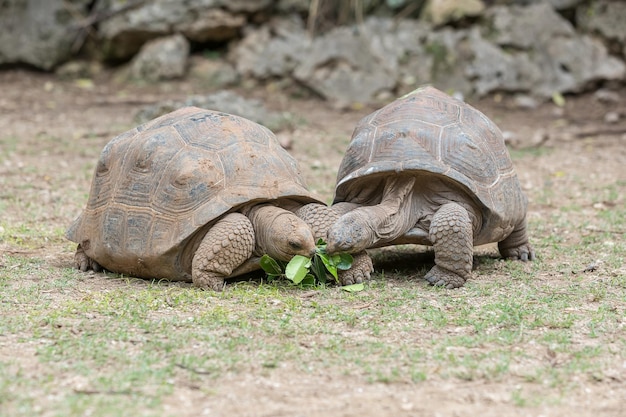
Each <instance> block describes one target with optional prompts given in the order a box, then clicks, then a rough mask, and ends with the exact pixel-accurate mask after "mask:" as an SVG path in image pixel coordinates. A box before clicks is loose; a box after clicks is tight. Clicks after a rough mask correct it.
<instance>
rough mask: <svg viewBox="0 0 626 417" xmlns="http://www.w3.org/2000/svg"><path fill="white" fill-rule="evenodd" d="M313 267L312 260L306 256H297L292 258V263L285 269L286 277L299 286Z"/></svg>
mask: <svg viewBox="0 0 626 417" xmlns="http://www.w3.org/2000/svg"><path fill="white" fill-rule="evenodd" d="M310 267H311V260H310V259H309V258H307V257H306V256H302V255H296V256H294V257H293V258H291V261H289V263H288V264H287V267H286V268H285V276H286V277H287V278H289V279H290V280H291V281H293V283H294V284H299V283H300V282H301V281H302V280H303V279H304V277H305V276H306V275H307V274H308V273H309V269H310Z"/></svg>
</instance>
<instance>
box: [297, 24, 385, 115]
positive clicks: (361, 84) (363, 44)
mask: <svg viewBox="0 0 626 417" xmlns="http://www.w3.org/2000/svg"><path fill="white" fill-rule="evenodd" d="M368 22H369V21H368ZM366 25H367V23H366ZM369 33H370V32H369V31H368V29H367V28H362V29H361V30H357V28H356V27H339V28H335V29H333V30H331V31H329V32H328V33H327V34H325V35H323V36H320V37H317V38H315V39H314V41H313V44H312V46H311V49H310V51H309V53H308V54H307V55H306V56H305V57H304V60H303V61H302V62H301V63H300V65H298V66H297V67H296V69H295V71H294V73H293V75H294V77H295V78H296V79H297V80H298V81H300V82H301V83H302V84H304V85H306V86H308V87H309V88H311V89H312V90H314V91H315V92H317V93H318V94H320V95H321V96H323V97H325V98H327V99H329V100H331V101H334V102H336V103H337V104H339V105H341V106H343V105H351V104H353V103H371V102H373V101H375V100H376V97H377V96H379V95H380V94H384V93H385V92H386V91H389V90H391V89H393V88H394V87H395V85H396V74H394V73H393V71H392V70H391V69H390V67H389V65H387V63H386V62H385V61H381V60H380V57H378V56H376V55H375V54H374V53H373V52H372V49H371V47H370V46H371V37H370V36H369Z"/></svg>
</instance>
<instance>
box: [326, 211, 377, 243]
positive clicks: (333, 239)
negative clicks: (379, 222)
mask: <svg viewBox="0 0 626 417" xmlns="http://www.w3.org/2000/svg"><path fill="white" fill-rule="evenodd" d="M375 241H376V234H375V232H374V230H373V229H372V227H371V225H368V222H367V221H366V219H365V218H364V217H363V216H362V213H361V212H360V210H358V209H357V210H353V211H351V212H349V213H346V214H344V215H343V216H341V217H340V218H339V219H338V220H337V221H336V222H335V223H334V224H333V225H332V226H331V227H330V229H328V235H327V239H326V244H327V245H326V251H327V252H328V253H330V254H334V253H342V252H346V253H356V252H360V251H362V250H364V249H366V248H368V247H370V246H371V245H372V244H373V243H374V242H375Z"/></svg>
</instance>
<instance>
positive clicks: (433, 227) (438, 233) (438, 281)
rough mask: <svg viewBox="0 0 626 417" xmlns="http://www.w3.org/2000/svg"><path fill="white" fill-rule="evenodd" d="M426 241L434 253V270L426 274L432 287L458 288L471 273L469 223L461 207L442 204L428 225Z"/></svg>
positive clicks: (452, 204) (470, 234)
mask: <svg viewBox="0 0 626 417" xmlns="http://www.w3.org/2000/svg"><path fill="white" fill-rule="evenodd" d="M429 237H430V240H431V241H432V243H433V247H434V249H435V266H434V267H433V268H432V269H431V270H430V271H429V272H428V273H427V274H426V276H425V278H426V280H427V281H428V282H429V283H431V284H432V285H436V286H442V287H446V288H458V287H462V286H463V284H465V281H467V280H468V279H469V278H470V276H471V273H472V255H473V251H474V245H473V243H472V240H473V239H472V221H471V220H470V217H469V215H468V213H467V210H465V209H464V208H463V207H462V206H460V205H459V204H457V203H448V204H444V205H443V206H441V207H440V208H439V210H437V212H436V213H435V215H434V216H433V219H432V221H431V224H430V230H429Z"/></svg>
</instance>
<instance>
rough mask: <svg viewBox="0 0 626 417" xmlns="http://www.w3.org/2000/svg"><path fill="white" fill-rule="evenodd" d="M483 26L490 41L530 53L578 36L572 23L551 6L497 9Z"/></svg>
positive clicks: (492, 10) (489, 12)
mask: <svg viewBox="0 0 626 417" xmlns="http://www.w3.org/2000/svg"><path fill="white" fill-rule="evenodd" d="M485 18H486V19H487V21H488V24H487V25H485V26H483V34H484V36H485V38H486V39H489V40H490V41H492V42H495V43H496V44H497V45H500V46H504V47H513V48H520V49H530V48H532V47H533V46H535V45H537V43H541V44H545V43H546V42H547V41H548V40H549V39H551V38H554V37H558V36H574V34H575V31H574V28H573V26H572V25H571V23H569V22H568V21H567V20H565V19H563V18H562V17H561V15H559V14H558V13H557V12H555V11H554V9H553V8H552V7H550V5H549V4H547V3H538V4H536V5H532V6H528V7H521V6H511V7H504V6H496V7H492V8H490V9H489V10H488V11H487V12H486V13H485Z"/></svg>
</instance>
